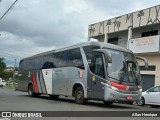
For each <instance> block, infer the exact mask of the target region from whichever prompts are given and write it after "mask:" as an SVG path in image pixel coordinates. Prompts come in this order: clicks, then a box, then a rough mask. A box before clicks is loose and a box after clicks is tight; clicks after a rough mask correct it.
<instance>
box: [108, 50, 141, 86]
mask: <svg viewBox="0 0 160 120" xmlns="http://www.w3.org/2000/svg"><path fill="white" fill-rule="evenodd" d="M107 51H109V52H110V54H111V56H112V63H108V66H107V71H108V76H109V77H110V78H113V79H115V80H118V81H120V82H123V83H136V84H137V85H138V84H141V81H140V71H139V67H138V63H137V61H136V58H135V56H134V54H132V53H127V52H121V51H115V50H111V49H107Z"/></svg>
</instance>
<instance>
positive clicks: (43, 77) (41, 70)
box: [41, 70, 47, 94]
mask: <svg viewBox="0 0 160 120" xmlns="http://www.w3.org/2000/svg"><path fill="white" fill-rule="evenodd" d="M41 73H42V80H43V83H44V87H45V90H46V94H47V88H46V84H45V81H44V77H43V71H42V70H41Z"/></svg>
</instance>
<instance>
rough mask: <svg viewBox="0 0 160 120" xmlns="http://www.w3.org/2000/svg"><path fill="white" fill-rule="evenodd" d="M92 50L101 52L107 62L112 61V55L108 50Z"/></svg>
mask: <svg viewBox="0 0 160 120" xmlns="http://www.w3.org/2000/svg"><path fill="white" fill-rule="evenodd" d="M93 52H100V53H103V54H104V56H105V58H106V60H107V62H108V63H112V57H111V54H110V53H109V52H108V51H106V50H104V49H95V50H93Z"/></svg>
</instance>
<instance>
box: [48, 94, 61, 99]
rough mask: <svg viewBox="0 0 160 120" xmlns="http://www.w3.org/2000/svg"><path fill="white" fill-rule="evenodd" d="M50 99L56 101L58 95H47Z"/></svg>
mask: <svg viewBox="0 0 160 120" xmlns="http://www.w3.org/2000/svg"><path fill="white" fill-rule="evenodd" d="M49 97H50V98H51V99H58V97H59V95H49Z"/></svg>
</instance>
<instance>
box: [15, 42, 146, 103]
mask: <svg viewBox="0 0 160 120" xmlns="http://www.w3.org/2000/svg"><path fill="white" fill-rule="evenodd" d="M136 58H137V59H140V60H143V61H144V62H145V65H146V66H147V60H146V59H145V58H143V57H135V55H134V54H133V52H132V51H130V50H128V49H125V48H122V47H119V46H116V45H112V44H108V43H103V42H85V43H80V44H77V45H73V46H70V47H65V48H62V49H57V50H52V51H48V52H44V53H40V54H37V55H34V56H31V57H27V58H24V59H22V60H21V61H20V64H19V81H18V86H17V89H18V90H19V91H24V92H28V95H29V96H31V97H33V96H39V95H43V94H45V95H49V96H50V97H52V98H53V99H57V98H58V97H59V96H71V97H74V98H75V102H76V103H77V104H84V103H85V102H87V100H100V101H103V102H104V104H106V105H111V104H112V103H113V102H115V101H125V102H133V101H137V100H138V99H139V98H140V96H141V93H142V82H141V77H140V70H139V65H138V62H137V60H136Z"/></svg>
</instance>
